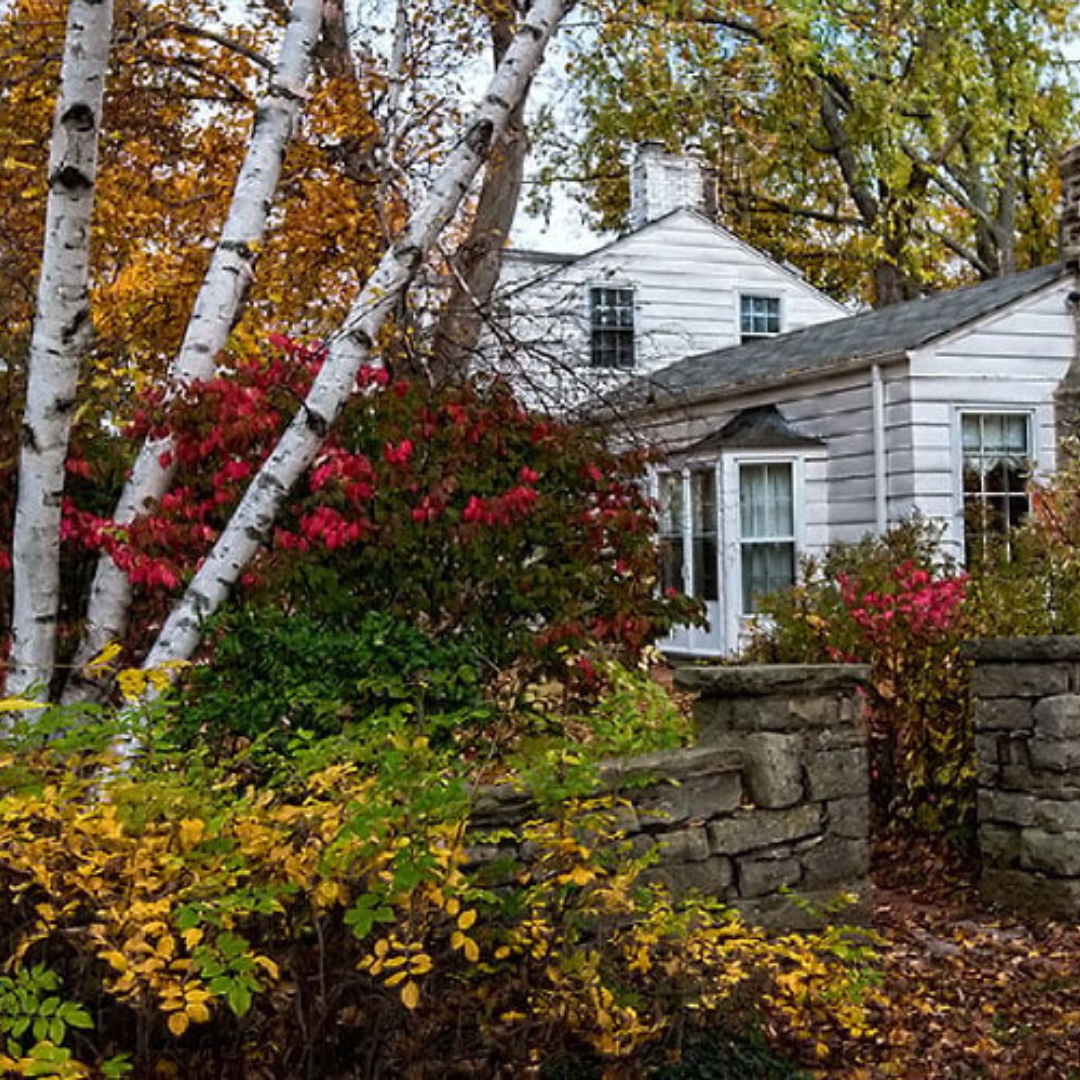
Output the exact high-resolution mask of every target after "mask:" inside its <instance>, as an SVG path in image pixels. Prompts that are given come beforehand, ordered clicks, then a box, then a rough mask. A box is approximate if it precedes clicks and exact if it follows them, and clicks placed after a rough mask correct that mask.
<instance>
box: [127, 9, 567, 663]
mask: <svg viewBox="0 0 1080 1080" xmlns="http://www.w3.org/2000/svg"><path fill="white" fill-rule="evenodd" d="M572 6H573V0H535V2H534V3H533V4H532V6H531V8H530V9H529V12H528V15H527V16H525V18H524V20H523V21H522V25H521V27H520V28H519V30H518V32H517V34H516V36H515V38H514V40H513V42H512V44H511V45H510V47H509V49H508V50H507V52H506V55H505V57H504V58H503V60H502V62H501V63H500V64H499V67H498V69H497V70H496V72H495V76H494V78H493V79H492V82H491V85H490V86H489V87H488V90H487V93H486V94H485V95H484V98H483V100H482V102H481V104H480V106H479V107H478V108H477V109H476V111H475V112H474V113H473V116H472V117H471V119H470V120H469V122H468V123H467V125H466V127H465V131H464V133H463V135H462V137H461V139H460V141H459V142H458V144H457V146H455V148H454V149H453V150H452V151H451V153H450V155H449V157H448V158H447V161H446V164H445V165H444V166H443V168H442V169H441V170H440V171H439V174H438V176H437V177H436V178H435V180H434V182H433V184H432V186H431V189H430V191H429V193H428V196H427V198H426V199H425V200H424V202H423V204H422V205H421V207H420V208H419V210H418V211H417V212H416V213H415V215H414V216H413V218H412V220H411V221H410V222H409V225H408V228H407V229H406V230H405V233H404V235H403V236H402V237H401V238H400V239H399V240H398V241H397V242H396V243H395V244H394V245H393V246H392V247H391V248H390V250H388V251H387V253H386V254H385V255H384V256H383V259H382V261H381V262H380V263H379V266H378V268H377V269H376V271H375V273H374V274H373V275H372V276H371V278H370V279H369V281H368V282H367V284H366V285H365V286H364V289H363V291H362V292H361V294H360V296H359V297H358V299H357V301H356V303H355V304H354V305H353V308H352V310H351V311H350V313H349V315H348V317H347V318H346V320H345V323H344V324H343V326H342V328H341V329H340V330H339V331H338V332H337V333H336V334H335V335H334V336H333V337H332V338H331V339H330V341H329V342H328V353H327V358H326V362H325V363H324V364H323V367H322V369H321V370H320V372H319V374H318V376H317V377H316V379H315V381H314V383H313V385H312V387H311V391H310V393H309V394H308V396H307V399H306V401H305V402H304V404H303V406H302V408H301V409H300V411H299V412H298V413H297V414H296V416H295V417H294V418H293V420H292V422H291V424H290V425H289V427H288V428H287V430H286V431H285V433H284V435H282V437H281V440H280V441H279V443H278V445H277V446H276V447H275V448H274V451H273V452H272V453H271V455H270V456H269V457H268V458H267V460H266V461H265V463H264V464H263V466H262V468H261V469H260V470H259V472H258V474H257V475H256V476H255V478H254V480H253V481H252V483H251V485H250V486H249V487H248V489H247V491H246V492H245V493H244V497H243V498H242V499H241V501H240V505H239V506H238V507H237V509H236V512H235V513H234V514H233V516H232V518H231V519H230V520H229V523H228V525H227V526H226V527H225V530H224V532H223V533H222V534H221V537H220V538H219V540H218V542H217V544H216V545H215V547H214V550H213V551H212V552H211V553H210V555H209V556H208V557H207V559H206V561H205V562H204V563H203V565H202V567H201V568H200V570H199V572H198V573H197V574H196V575H195V577H194V578H193V580H192V582H191V584H190V585H189V586H188V589H187V591H186V592H185V593H184V596H183V597H182V598H181V599H180V601H179V602H178V603H177V605H176V607H174V608H173V610H172V612H171V613H170V614H169V617H168V618H167V619H166V621H165V625H164V626H163V627H162V629H161V633H160V634H159V635H158V638H157V641H156V642H155V643H154V645H153V648H152V649H151V650H150V653H149V655H148V656H147V658H146V661H145V663H144V667H146V668H153V667H156V666H158V665H161V664H164V663H167V662H169V661H175V660H186V659H189V658H190V657H191V655H192V654H193V653H194V651H195V649H196V648H197V647H198V644H199V642H200V640H201V638H202V633H203V624H204V620H205V619H206V618H208V617H209V616H210V615H212V614H213V613H214V612H215V611H217V609H218V608H219V607H220V606H221V604H222V602H223V601H224V600H225V598H226V596H227V595H228V593H229V590H230V588H231V587H232V586H233V584H234V583H235V582H236V580H237V578H238V577H239V576H240V574H241V573H242V571H243V569H244V567H246V566H247V565H248V563H249V562H250V561H251V559H252V558H253V557H254V556H255V554H256V552H257V551H258V549H259V547H260V545H261V544H262V543H263V542H264V540H265V538H266V537H267V535H268V534H269V532H270V529H271V527H272V526H273V523H274V520H275V518H276V517H277V514H278V512H279V510H280V507H281V505H282V503H283V501H284V500H285V498H286V496H287V495H288V493H289V491H290V490H291V488H292V487H293V485H294V484H295V483H296V482H297V480H298V479H299V478H300V477H301V476H302V475H303V473H304V471H305V470H306V469H307V467H308V466H309V465H310V464H311V462H312V460H313V459H314V458H315V456H316V454H317V453H318V451H319V448H320V447H321V446H322V444H323V442H324V440H325V439H326V436H327V434H328V432H329V431H330V428H331V427H332V425H333V424H334V422H335V420H336V419H337V417H338V415H339V414H340V412H341V410H342V408H343V407H344V405H345V403H346V401H347V400H348V399H349V397H350V396H351V394H352V393H353V390H354V387H355V385H356V376H357V373H358V371H359V369H360V366H361V365H362V364H363V363H364V362H365V361H366V360H367V359H368V358H369V356H370V354H371V347H372V343H373V342H374V340H375V338H376V335H377V334H378V332H379V329H380V327H381V326H382V324H383V322H384V321H385V319H386V317H387V315H388V314H389V313H390V312H391V311H392V310H393V309H394V308H395V306H396V305H397V303H398V300H399V298H400V296H401V295H402V293H403V292H404V290H405V289H406V288H407V287H408V285H409V283H410V281H411V280H412V278H413V276H414V275H415V273H416V270H417V268H418V267H419V265H420V264H421V263H422V261H423V259H424V258H425V257H426V255H427V254H428V252H429V251H430V250H431V248H432V247H433V246H434V244H435V241H436V240H437V238H438V236H439V234H440V232H441V231H442V230H443V228H444V227H445V226H446V224H447V223H448V222H449V220H450V218H451V217H452V216H453V215H454V213H455V211H456V210H457V208H458V206H459V205H460V203H461V201H462V199H463V198H464V196H465V194H466V192H467V191H468V189H469V185H470V184H471V183H472V180H473V179H474V177H475V176H476V173H477V172H478V170H479V169H480V166H481V165H482V164H483V162H484V160H485V157H486V155H487V154H488V152H489V151H490V149H491V146H492V144H493V142H494V141H495V140H496V139H498V138H499V136H500V135H501V134H502V132H503V130H504V129H505V127H506V124H507V121H508V118H509V116H510V114H511V112H512V111H513V109H514V107H515V106H516V105H517V103H518V102H519V101H520V100H521V99H522V98H523V97H524V95H525V93H526V92H527V89H528V86H529V81H530V80H531V78H532V76H533V75H534V73H535V72H536V70H537V68H538V67H539V65H540V61H541V60H542V58H543V53H544V48H545V46H546V45H547V42H548V40H549V39H550V37H551V35H552V34H553V33H554V31H555V29H556V28H557V27H558V25H559V23H560V21H561V20H562V19H563V17H564V16H565V15H566V13H567V12H568V11H569V10H570V8H571V7H572Z"/></svg>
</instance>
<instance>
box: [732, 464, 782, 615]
mask: <svg viewBox="0 0 1080 1080" xmlns="http://www.w3.org/2000/svg"><path fill="white" fill-rule="evenodd" d="M739 553H740V561H741V563H742V607H741V611H742V613H743V614H744V615H752V614H754V612H756V611H757V610H758V601H759V599H760V597H762V596H764V595H765V594H766V593H770V592H775V591H776V590H777V589H783V588H786V587H787V586H789V585H792V584H794V582H795V497H794V484H793V477H792V465H791V462H788V461H780V462H769V463H766V464H760V465H751V464H745V465H740V466H739Z"/></svg>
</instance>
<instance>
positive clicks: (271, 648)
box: [174, 606, 492, 746]
mask: <svg viewBox="0 0 1080 1080" xmlns="http://www.w3.org/2000/svg"><path fill="white" fill-rule="evenodd" d="M481 682H482V680H481V673H480V670H479V663H478V660H477V656H476V653H475V651H474V650H473V649H472V647H471V646H470V645H469V644H468V643H466V642H462V641H459V640H455V639H454V638H451V637H443V638H440V639H438V640H435V639H433V638H432V637H431V636H430V635H428V634H425V633H423V632H422V631H421V630H419V629H417V628H416V627H415V626H413V625H411V624H410V623H407V622H405V621H403V620H401V619H398V618H394V617H393V616H390V615H384V614H382V613H380V612H367V613H366V614H365V615H363V616H362V617H361V618H360V619H359V620H358V622H357V623H356V624H355V625H353V626H345V625H341V624H340V623H335V622H333V621H332V620H331V619H330V618H329V617H322V618H318V617H313V616H312V615H310V614H307V613H303V612H294V613H290V614H285V613H283V612H282V611H280V610H278V609H276V608H273V607H254V606H245V607H241V608H239V609H236V610H233V611H230V612H229V613H228V614H227V615H226V616H225V617H223V618H222V619H220V620H219V622H218V625H217V627H216V633H215V634H214V652H213V662H212V663H209V664H205V665H201V666H199V667H196V668H193V669H192V670H191V672H190V676H189V678H188V680H187V693H186V695H185V698H184V702H183V705H182V707H180V708H178V709H176V710H175V715H176V723H175V727H174V734H175V735H177V736H178V737H180V738H181V739H182V740H183V741H184V742H186V743H189V744H190V743H191V742H192V741H193V740H195V739H196V738H197V737H202V736H205V739H206V741H207V742H209V743H211V744H212V743H213V742H214V740H216V739H219V738H221V737H222V736H225V735H228V736H239V737H244V738H247V739H264V740H265V739H266V738H267V737H272V739H271V741H272V742H273V743H274V744H275V745H278V746H283V745H285V744H286V743H287V742H289V741H290V740H291V739H293V738H295V737H296V736H297V734H298V733H299V732H302V731H303V732H308V733H310V734H314V735H316V736H323V735H331V734H334V733H336V732H340V731H341V730H342V729H343V728H344V727H345V726H346V725H348V724H350V723H354V722H356V723H363V722H364V721H365V719H367V718H370V717H371V716H374V715H380V716H387V715H389V716H398V717H407V718H408V719H409V720H410V721H411V722H412V725H413V728H414V730H415V732H416V734H418V735H420V734H427V735H431V736H434V737H436V738H445V737H448V736H449V734H451V733H452V732H453V731H454V730H455V729H456V728H458V727H461V728H465V729H471V728H474V727H476V726H477V725H479V724H482V723H485V722H486V721H488V720H489V719H490V718H491V715H492V709H491V707H490V706H488V705H486V704H485V702H484V700H483V695H482V688H481Z"/></svg>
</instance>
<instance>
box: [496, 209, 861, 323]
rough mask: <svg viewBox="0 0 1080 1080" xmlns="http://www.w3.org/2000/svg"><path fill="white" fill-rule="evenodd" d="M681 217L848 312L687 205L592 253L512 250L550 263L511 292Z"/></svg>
mask: <svg viewBox="0 0 1080 1080" xmlns="http://www.w3.org/2000/svg"><path fill="white" fill-rule="evenodd" d="M680 218H681V219H682V220H683V221H685V222H687V223H690V224H692V225H693V226H694V227H696V228H699V229H701V230H702V231H703V232H708V233H711V234H712V235H713V236H715V237H716V238H717V239H718V240H720V241H722V242H723V243H725V244H730V245H732V246H734V247H737V248H739V249H740V250H741V251H743V252H744V253H746V254H747V255H749V256H750V257H751V258H753V259H755V260H757V261H759V262H760V263H762V264H763V265H765V266H768V267H769V269H770V270H771V271H772V272H773V273H775V274H778V275H780V276H782V277H784V278H787V279H788V280H789V281H790V282H791V284H792V285H793V286H794V287H796V288H800V289H804V290H805V291H806V292H807V293H811V294H813V296H814V297H815V298H816V299H819V300H821V301H824V302H825V303H827V304H830V305H831V306H832V307H834V308H835V309H836V311H837V314H838V315H841V314H844V313H846V312H847V310H848V309H847V308H845V307H844V305H843V304H841V303H839V302H837V301H836V300H833V298H832V297H831V296H828V295H827V294H825V293H823V292H822V291H821V290H820V289H818V288H816V287H815V286H814V285H812V284H811V283H810V282H809V281H807V280H806V278H805V277H803V276H802V274H800V273H798V272H797V271H796V270H793V269H792V268H791V267H790V266H785V265H784V264H783V263H780V262H777V261H776V260H775V259H774V258H773V257H772V256H771V255H768V254H766V253H765V252H764V251H762V250H761V249H760V248H756V247H754V245H753V244H750V243H747V242H746V241H745V240H742V239H740V238H739V237H738V236H736V235H735V234H734V233H733V232H730V231H729V230H728V229H726V228H724V226H723V225H720V224H718V223H717V222H715V221H713V220H712V219H711V218H709V217H707V216H706V215H705V214H702V213H700V212H699V211H697V210H693V209H691V208H690V207H685V206H682V207H677V208H676V209H674V210H670V211H668V213H666V214H663V215H662V216H661V217H658V218H654V219H653V220H652V221H649V222H646V223H645V224H644V225H642V226H641V227H640V228H639V229H633V230H631V231H629V232H625V233H622V234H621V235H620V236H617V237H615V238H614V239H612V240H609V241H608V242H607V243H605V244H601V245H600V246H599V247H597V248H593V249H592V250H591V251H586V252H582V253H581V254H577V255H566V254H557V253H547V252H535V251H528V250H514V249H511V250H509V251H508V252H507V253H506V254H507V256H508V257H510V258H511V259H516V260H520V261H521V262H523V263H528V262H533V263H537V264H539V265H541V266H543V265H544V264H547V267H546V271H545V272H544V273H543V274H540V275H538V276H537V277H535V278H530V279H528V280H523V281H520V282H514V284H513V285H512V287H511V291H514V292H516V291H519V290H522V289H527V288H531V287H532V286H533V285H535V284H536V283H537V281H538V280H540V279H541V278H545V277H553V276H555V275H559V274H562V273H565V272H567V271H571V270H573V269H574V268H577V267H582V266H588V264H589V263H590V262H591V261H593V260H598V261H607V260H609V259H610V258H611V257H612V256H617V255H618V253H619V251H620V249H622V248H631V249H632V248H633V247H634V246H636V243H637V241H638V240H640V239H643V238H648V236H649V234H650V233H654V232H662V231H663V230H664V229H667V228H670V227H671V224H672V223H673V222H674V221H675V220H677V219H680Z"/></svg>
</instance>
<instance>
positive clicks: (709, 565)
mask: <svg viewBox="0 0 1080 1080" xmlns="http://www.w3.org/2000/svg"><path fill="white" fill-rule="evenodd" d="M716 541H717V516H716V469H715V468H709V469H694V470H693V471H692V472H691V473H690V543H691V544H692V545H693V549H692V554H691V559H690V563H691V566H692V567H693V571H694V582H693V588H692V589H691V595H693V596H695V597H696V598H697V599H698V600H719V599H720V570H719V566H718V565H717V543H716Z"/></svg>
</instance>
